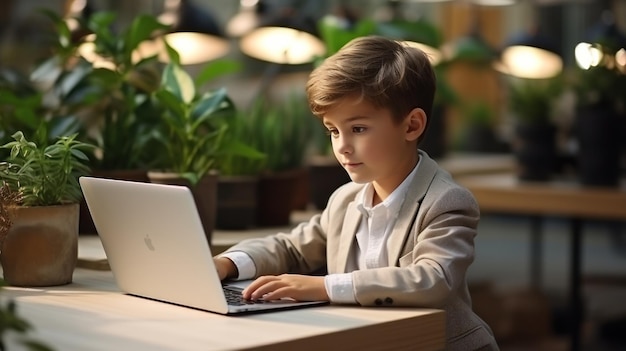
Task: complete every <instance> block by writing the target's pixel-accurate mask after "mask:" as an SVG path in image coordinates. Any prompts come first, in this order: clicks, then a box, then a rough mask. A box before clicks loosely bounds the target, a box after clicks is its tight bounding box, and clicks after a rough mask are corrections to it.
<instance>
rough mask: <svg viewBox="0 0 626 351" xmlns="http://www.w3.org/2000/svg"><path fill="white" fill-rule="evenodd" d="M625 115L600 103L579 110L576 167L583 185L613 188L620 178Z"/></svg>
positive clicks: (577, 117)
mask: <svg viewBox="0 0 626 351" xmlns="http://www.w3.org/2000/svg"><path fill="white" fill-rule="evenodd" d="M623 123H624V116H620V115H619V114H617V113H616V112H615V111H614V110H612V109H611V108H609V107H604V106H601V105H596V106H588V107H581V108H579V109H578V111H577V113H576V137H577V139H578V147H579V149H578V156H577V169H578V179H579V181H580V183H581V184H584V185H592V186H608V187H614V186H617V185H618V184H619V180H620V171H621V169H620V166H621V165H620V162H621V141H620V137H621V131H622V127H623Z"/></svg>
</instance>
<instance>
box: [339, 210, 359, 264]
mask: <svg viewBox="0 0 626 351" xmlns="http://www.w3.org/2000/svg"><path fill="white" fill-rule="evenodd" d="M361 216H362V214H361V211H359V210H358V208H357V204H356V202H355V201H352V202H350V203H349V204H348V208H347V210H346V214H345V218H344V222H343V226H342V227H341V237H340V240H339V250H338V251H337V253H338V255H337V266H336V267H335V268H336V269H335V271H336V272H345V269H346V265H347V263H348V257H349V256H350V254H351V249H352V244H353V243H354V238H355V237H356V232H357V230H358V228H359V224H360V223H361Z"/></svg>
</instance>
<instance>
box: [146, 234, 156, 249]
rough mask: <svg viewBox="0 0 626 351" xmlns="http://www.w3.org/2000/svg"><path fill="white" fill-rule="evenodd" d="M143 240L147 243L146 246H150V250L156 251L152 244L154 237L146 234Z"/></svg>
mask: <svg viewBox="0 0 626 351" xmlns="http://www.w3.org/2000/svg"><path fill="white" fill-rule="evenodd" d="M143 241H144V242H145V243H146V247H147V248H148V250H150V251H154V245H153V244H152V239H151V238H150V235H148V234H146V237H145V238H143Z"/></svg>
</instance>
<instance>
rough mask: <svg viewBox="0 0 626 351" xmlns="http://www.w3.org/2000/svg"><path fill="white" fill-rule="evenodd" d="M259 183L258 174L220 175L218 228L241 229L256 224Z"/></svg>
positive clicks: (216, 223) (216, 225)
mask: <svg viewBox="0 0 626 351" xmlns="http://www.w3.org/2000/svg"><path fill="white" fill-rule="evenodd" d="M258 183H259V178H258V177H256V176H219V177H218V182H217V217H216V221H215V227H216V228H218V229H226V230H241V229H249V228H252V227H254V226H256V215H257V202H258V201H257V198H258V196H257V192H258Z"/></svg>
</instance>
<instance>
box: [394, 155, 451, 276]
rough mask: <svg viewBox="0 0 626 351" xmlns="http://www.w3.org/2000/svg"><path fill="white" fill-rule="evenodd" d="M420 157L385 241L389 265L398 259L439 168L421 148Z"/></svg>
mask: <svg viewBox="0 0 626 351" xmlns="http://www.w3.org/2000/svg"><path fill="white" fill-rule="evenodd" d="M420 158H421V160H420V164H419V166H418V169H417V173H415V177H414V178H413V180H412V181H411V184H410V185H409V189H408V191H407V194H406V197H405V198H404V202H403V203H402V206H401V207H400V212H399V213H398V219H397V220H396V224H395V225H394V227H393V230H392V232H391V235H390V236H389V240H388V241H387V249H388V251H387V252H388V255H387V257H388V264H389V266H390V267H393V266H395V265H396V263H397V262H398V260H399V259H400V255H401V253H402V248H403V247H404V245H405V242H406V240H407V239H408V237H409V231H410V230H411V227H412V225H413V223H414V222H415V217H416V216H417V211H418V210H419V207H420V204H421V202H422V200H423V199H424V196H425V195H426V191H428V188H429V187H430V183H431V182H432V181H433V179H434V177H435V174H436V173H437V169H438V168H439V167H438V166H437V163H436V162H435V161H434V160H433V159H431V158H430V157H429V156H428V155H427V154H426V153H425V152H422V151H421V150H420Z"/></svg>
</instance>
